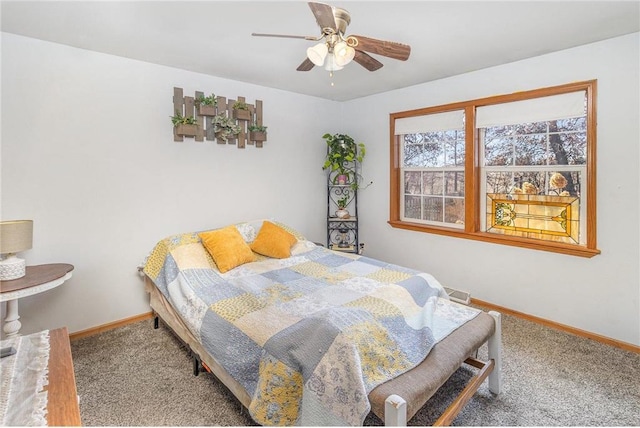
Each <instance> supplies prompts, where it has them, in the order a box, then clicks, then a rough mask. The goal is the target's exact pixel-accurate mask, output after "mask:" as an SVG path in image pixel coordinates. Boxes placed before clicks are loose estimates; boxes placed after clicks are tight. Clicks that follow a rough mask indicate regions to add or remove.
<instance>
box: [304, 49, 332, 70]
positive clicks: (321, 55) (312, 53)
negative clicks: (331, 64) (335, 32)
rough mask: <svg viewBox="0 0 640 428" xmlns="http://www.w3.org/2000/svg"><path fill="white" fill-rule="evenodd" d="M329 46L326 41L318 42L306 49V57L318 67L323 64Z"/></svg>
mask: <svg viewBox="0 0 640 428" xmlns="http://www.w3.org/2000/svg"><path fill="white" fill-rule="evenodd" d="M328 51H329V48H328V47H327V44H326V43H318V44H317V45H315V46H313V47H310V48H308V49H307V58H309V60H310V61H311V62H312V63H314V64H315V65H317V66H318V67H320V66H322V64H324V59H325V58H326V57H327V52H328Z"/></svg>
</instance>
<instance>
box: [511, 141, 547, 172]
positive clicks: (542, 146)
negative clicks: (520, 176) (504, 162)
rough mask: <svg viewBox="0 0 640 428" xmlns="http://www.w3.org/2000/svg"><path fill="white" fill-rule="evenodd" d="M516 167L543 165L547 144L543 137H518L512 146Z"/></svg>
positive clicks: (545, 158)
mask: <svg viewBox="0 0 640 428" xmlns="http://www.w3.org/2000/svg"><path fill="white" fill-rule="evenodd" d="M514 149H515V152H516V165H544V164H546V160H547V142H546V137H545V136H544V135H526V136H519V137H518V138H517V139H516V141H515V144H514Z"/></svg>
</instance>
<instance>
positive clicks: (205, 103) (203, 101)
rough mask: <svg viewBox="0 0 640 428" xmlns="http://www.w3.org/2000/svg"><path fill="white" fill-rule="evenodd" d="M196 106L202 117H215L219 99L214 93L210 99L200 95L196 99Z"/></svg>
mask: <svg viewBox="0 0 640 428" xmlns="http://www.w3.org/2000/svg"><path fill="white" fill-rule="evenodd" d="M196 105H197V106H198V114H199V115H200V116H215V115H216V106H217V105H218V99H217V98H216V95H215V94H213V93H212V94H211V95H210V96H208V97H205V96H204V95H200V96H199V97H198V98H196Z"/></svg>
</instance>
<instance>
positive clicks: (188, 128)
mask: <svg viewBox="0 0 640 428" xmlns="http://www.w3.org/2000/svg"><path fill="white" fill-rule="evenodd" d="M197 133H198V125H188V124H185V123H181V124H179V125H178V126H176V134H177V135H182V136H183V137H195V136H196V134H197Z"/></svg>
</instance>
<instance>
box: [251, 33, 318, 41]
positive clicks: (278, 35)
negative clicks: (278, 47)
mask: <svg viewBox="0 0 640 428" xmlns="http://www.w3.org/2000/svg"><path fill="white" fill-rule="evenodd" d="M251 35H252V36H255V37H284V38H287V39H304V40H320V38H319V37H314V36H292V35H289V34H265V33H251Z"/></svg>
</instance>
